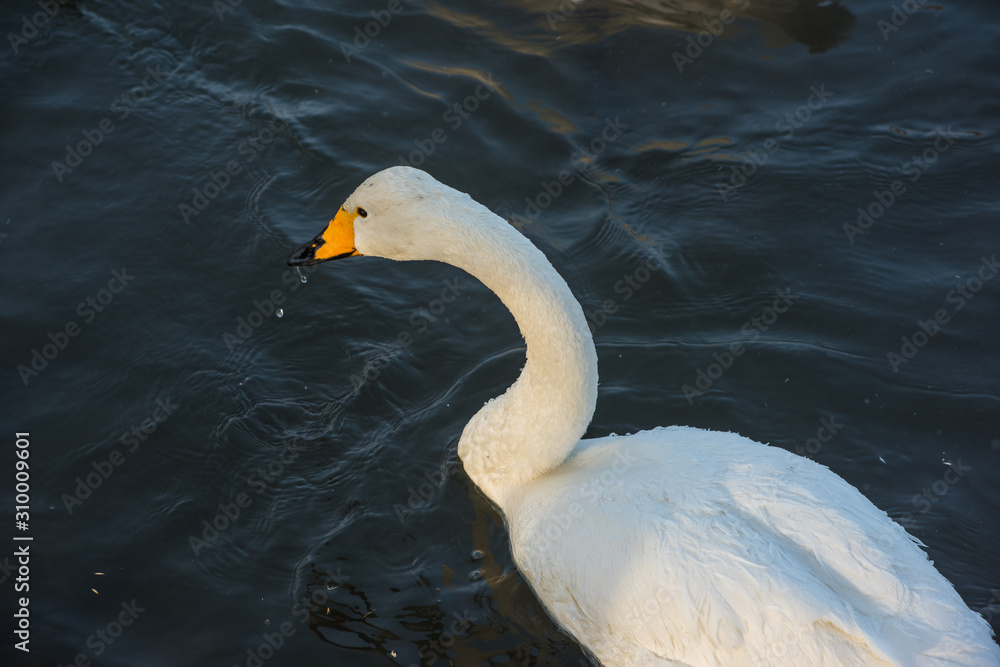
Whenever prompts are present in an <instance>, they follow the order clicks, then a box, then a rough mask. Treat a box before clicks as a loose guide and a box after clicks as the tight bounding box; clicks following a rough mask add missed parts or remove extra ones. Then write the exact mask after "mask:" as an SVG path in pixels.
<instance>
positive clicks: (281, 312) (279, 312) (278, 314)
mask: <svg viewBox="0 0 1000 667" xmlns="http://www.w3.org/2000/svg"><path fill="white" fill-rule="evenodd" d="M274 314H275V315H277V316H278V317H281V316H283V315H284V314H285V309H284V308H279V309H278V310H276V311H274Z"/></svg>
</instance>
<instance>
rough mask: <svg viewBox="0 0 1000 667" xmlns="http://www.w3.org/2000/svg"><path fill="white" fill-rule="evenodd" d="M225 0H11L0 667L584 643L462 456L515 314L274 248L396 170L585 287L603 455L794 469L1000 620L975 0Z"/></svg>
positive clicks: (990, 135)
mask: <svg viewBox="0 0 1000 667" xmlns="http://www.w3.org/2000/svg"><path fill="white" fill-rule="evenodd" d="M233 2H234V3H235V6H230V5H228V4H223V2H221V1H220V2H216V3H214V5H213V4H212V3H208V2H202V3H169V4H168V3H127V2H117V1H115V2H111V1H108V2H104V1H84V2H72V3H69V4H67V5H58V11H56V13H55V15H54V16H53V17H51V18H49V17H47V16H46V15H44V14H38V15H37V16H36V17H35V19H36V20H37V21H38V22H39V23H40V24H41V25H42V27H41V28H38V29H37V30H32V29H30V28H26V27H25V24H24V22H23V21H24V19H23V17H28V20H29V21H30V20H32V16H33V15H34V14H35V13H36V12H39V11H41V10H40V9H39V6H38V5H37V4H33V3H31V2H24V1H18V2H14V3H8V4H6V5H5V6H4V9H3V12H2V21H0V25H2V27H3V31H4V33H5V34H6V39H5V43H4V44H3V47H2V48H0V52H2V56H0V71H2V75H0V82H2V83H0V90H2V95H3V100H4V103H3V106H2V117H0V118H2V121H3V123H2V127H3V133H4V148H5V159H4V160H3V161H2V193H3V195H2V210H0V256H2V262H0V274H2V282H0V294H2V299H3V304H4V307H3V309H2V316H0V317H2V322H3V325H2V326H3V338H2V354H3V372H2V374H0V382H2V384H3V398H4V402H3V406H4V407H3V425H4V440H5V444H4V446H3V452H4V454H3V461H4V464H3V470H2V473H0V479H2V480H3V489H4V490H3V493H2V498H3V503H4V507H3V516H4V517H5V524H4V526H5V527H4V529H3V535H5V536H6V537H4V540H5V541H6V543H7V545H8V546H6V547H4V549H3V552H2V553H3V554H4V556H5V557H6V560H3V561H2V562H3V564H4V566H5V568H4V572H3V573H2V578H3V579H4V583H3V588H2V591H3V592H2V596H0V599H2V601H3V605H4V607H3V609H4V614H3V617H4V618H5V619H6V620H4V621H3V623H4V628H3V636H4V637H5V639H4V651H5V654H7V655H12V656H13V660H16V662H14V661H10V660H9V661H8V662H6V663H5V664H26V665H68V664H71V663H72V662H73V661H74V660H77V659H78V658H77V656H80V655H82V657H81V658H79V659H80V660H81V662H80V664H84V661H85V660H91V661H93V664H100V665H219V666H227V667H228V666H230V665H255V664H260V663H259V662H258V661H260V660H261V658H264V660H263V661H262V662H263V664H281V665H298V664H332V665H392V664H396V665H403V666H407V665H414V664H423V665H427V664H434V663H435V662H436V664H445V665H446V664H455V665H482V664H492V665H573V666H575V665H579V664H581V661H583V660H584V654H583V652H582V651H581V649H580V648H579V647H578V646H577V645H576V644H575V643H574V642H573V641H572V640H570V639H569V638H567V637H566V636H565V635H564V634H562V633H561V632H560V631H559V629H558V628H557V627H556V626H555V625H554V624H553V623H551V622H550V621H549V620H547V617H546V616H545V614H544V611H543V610H542V609H541V608H540V606H539V604H538V602H537V600H536V599H535V598H534V596H533V595H532V593H531V592H530V590H529V589H528V588H527V586H526V585H525V583H524V582H523V581H522V580H521V578H520V576H519V575H518V573H517V571H516V569H515V568H514V566H513V564H512V561H511V558H510V554H509V550H508V542H507V538H506V534H505V532H504V529H503V526H502V523H501V520H500V517H499V516H498V514H497V513H496V512H495V511H494V510H493V509H492V508H491V507H490V506H489V504H488V503H487V502H486V501H485V500H484V499H483V497H482V496H481V495H480V494H479V493H478V492H477V491H476V489H475V488H474V486H473V485H472V484H471V483H470V481H469V479H468V478H467V477H466V476H465V474H464V472H463V471H462V467H461V463H460V462H459V461H458V459H457V456H456V454H455V447H456V443H457V439H458V436H459V434H460V432H461V429H462V427H463V425H464V424H465V422H466V421H467V420H468V418H469V417H470V416H471V415H472V414H473V413H474V412H475V411H476V409H477V408H478V407H479V406H480V405H481V404H482V403H483V402H484V401H486V400H488V399H489V398H491V397H493V396H495V395H497V394H499V393H501V392H502V391H503V390H504V389H505V388H506V387H507V386H508V385H509V384H510V383H511V382H512V381H513V379H514V378H515V377H516V374H517V372H518V370H519V368H520V366H521V364H522V363H523V347H522V341H521V340H520V337H519V336H518V333H517V329H516V327H515V325H514V323H513V321H512V319H511V318H510V316H509V315H508V313H507V312H506V311H505V309H504V308H503V307H502V306H501V304H500V303H499V301H498V300H497V299H496V298H495V297H493V296H492V295H491V294H490V293H488V292H487V290H486V289H485V288H483V287H482V286H481V285H479V284H477V283H476V282H475V281H473V280H472V279H470V278H469V277H467V276H466V275H464V274H463V273H461V272H460V271H459V270H457V269H454V268H451V267H448V266H442V265H435V264H429V263H419V264H406V265H403V264H396V263H391V262H387V261H384V260H377V259H355V260H349V261H345V262H338V263H336V264H335V265H333V264H327V265H323V266H321V267H318V270H315V271H313V272H310V273H309V275H308V277H309V281H308V283H306V284H303V283H301V282H299V281H298V277H297V276H296V275H295V274H294V273H292V272H290V271H289V270H288V269H287V267H286V266H285V264H284V260H285V257H286V256H287V254H288V252H289V251H290V250H291V249H293V248H294V247H295V246H297V245H298V244H300V243H302V242H304V241H305V240H307V239H309V238H312V236H313V235H315V234H316V233H317V232H318V231H320V230H321V229H322V228H323V226H324V225H325V223H326V221H327V220H328V219H329V218H330V217H331V215H332V213H333V212H334V211H335V210H336V207H337V206H339V205H340V203H341V201H342V200H343V199H344V197H346V196H347V195H348V194H349V193H350V192H351V190H352V189H353V188H354V187H355V186H356V185H357V184H358V183H360V182H361V181H362V180H363V179H364V178H366V177H367V176H368V175H369V174H370V173H372V172H374V171H376V170H378V169H381V168H384V167H386V166H389V165H392V164H396V163H399V162H401V161H406V162H410V163H412V164H417V165H419V166H421V167H423V168H425V169H427V170H428V171H430V172H431V173H432V174H434V176H436V177H437V178H438V179H440V180H441V181H443V182H445V183H448V184H451V185H453V186H454V187H456V188H458V189H460V190H463V191H467V192H469V193H470V194H472V196H473V197H475V198H476V199H478V200H479V201H481V202H483V203H484V204H485V205H487V206H488V207H490V208H491V209H493V210H494V211H497V212H498V213H500V214H501V215H504V216H506V217H507V218H508V219H511V220H512V221H513V222H514V223H515V224H516V225H518V226H519V227H520V228H522V229H523V231H524V232H525V233H526V234H527V235H528V236H529V237H530V238H531V239H532V240H533V241H534V242H535V243H537V244H538V245H539V246H540V247H541V248H542V249H543V250H544V251H545V253H546V254H547V255H548V256H549V258H550V259H551V260H552V262H553V263H554V264H555V266H556V267H557V269H558V270H559V271H560V272H561V273H562V274H563V275H564V276H565V277H566V279H567V280H568V282H569V283H570V285H571V287H572V288H573V290H574V292H575V293H576V295H577V296H578V297H579V299H580V300H581V302H582V303H583V304H584V307H585V309H586V310H587V311H588V313H590V317H591V321H592V323H593V324H594V328H595V331H596V334H595V335H596V341H597V346H598V353H599V356H600V370H601V378H602V382H601V392H600V399H599V403H598V408H597V414H596V417H595V419H594V422H593V425H592V426H591V428H590V435H594V436H599V435H604V434H607V433H609V432H617V433H624V432H631V431H634V430H638V429H644V428H650V427H654V426H658V425H664V424H687V425H692V426H697V427H702V428H711V429H719V430H732V431H737V432H739V433H741V434H743V435H746V436H748V437H751V438H754V439H756V440H760V441H763V442H770V443H772V444H774V445H776V446H779V447H783V448H786V449H789V450H791V451H798V452H800V453H802V454H804V455H808V456H811V457H813V458H815V459H816V460H818V461H820V462H822V463H823V464H825V465H828V466H829V467H830V468H832V469H833V470H834V471H835V472H836V473H837V474H839V475H841V476H843V477H844V478H845V479H846V480H848V481H849V482H850V483H851V484H853V485H855V486H857V487H858V488H859V489H861V490H862V491H863V492H864V493H865V495H867V496H868V497H869V498H870V499H871V500H872V501H873V502H874V503H875V504H876V505H878V506H879V507H881V508H883V509H885V510H886V511H887V512H889V514H890V515H891V516H893V517H894V518H896V519H897V520H899V521H900V522H902V523H903V524H904V525H906V526H907V527H908V529H909V530H910V532H911V533H912V534H914V535H915V536H917V537H919V538H920V539H921V540H922V541H923V542H924V543H925V544H926V545H927V551H928V553H929V555H930V557H931V558H932V559H933V560H934V561H935V563H936V565H937V567H938V568H939V569H940V571H941V572H942V573H943V574H944V575H945V576H946V577H947V578H948V579H950V580H951V581H952V582H954V584H955V586H956V587H957V589H958V591H959V592H960V593H961V595H962V597H963V598H964V599H965V601H966V602H967V603H968V604H969V606H970V607H972V608H973V609H976V610H978V611H980V612H982V613H983V614H984V615H986V616H987V617H988V618H990V619H991V622H992V623H993V625H994V627H998V626H1000V567H998V560H1000V559H998V555H997V554H998V551H1000V531H998V528H997V496H996V494H997V491H996V490H997V488H998V487H1000V466H998V464H1000V419H998V413H1000V380H998V367H1000V364H998V355H997V345H996V340H997V326H998V324H1000V317H998V314H997V297H998V293H1000V291H998V288H1000V279H997V278H995V276H994V273H995V271H996V268H994V267H992V265H991V262H992V258H994V257H995V256H996V254H997V253H998V250H1000V247H998V246H1000V234H998V227H997V213H998V209H1000V207H998V205H997V203H996V202H997V199H996V195H995V193H996V189H997V185H998V182H997V174H998V166H1000V165H998V144H997V129H996V120H997V117H998V110H1000V109H998V100H1000V77H998V75H997V69H996V62H997V55H998V49H997V47H998V42H1000V38H998V36H997V31H996V24H997V20H998V18H1000V9H998V8H997V7H996V5H995V3H992V2H986V1H981V2H968V3H947V4H943V5H941V4H939V5H930V4H925V5H919V6H918V5H914V6H913V7H911V8H910V9H912V11H911V13H909V14H907V13H905V12H903V11H902V10H900V12H899V13H898V14H896V16H895V17H893V12H894V9H893V6H892V4H891V3H889V2H875V1H872V0H864V1H860V0H859V1H855V2H850V3H849V4H846V5H837V4H828V3H827V4H822V5H816V4H811V3H809V2H801V3H774V5H773V6H771V5H767V4H765V2H764V0H749V2H746V1H744V2H733V3H723V2H708V1H707V0H706V1H704V2H695V1H694V0H691V1H689V2H682V1H679V0H677V1H671V0H662V1H660V2H652V1H650V2H648V3H631V4H629V3H624V2H620V3H619V2H614V1H613V0H605V1H602V2H586V3H582V4H581V5H579V6H576V5H573V4H571V3H569V2H564V3H563V4H562V5H559V4H558V3H556V2H554V1H553V2H552V3H550V4H548V5H546V4H545V3H528V2H522V1H518V0H512V1H511V2H500V3H490V4H488V5H486V6H483V5H482V4H481V3H473V2H469V1H467V0H443V1H441V2H437V1H435V2H401V3H399V4H397V3H396V2H395V1H393V2H382V1H378V2H369V3H366V2H348V3H340V5H339V6H337V7H333V6H330V5H328V4H327V3H322V2H316V1H312V2H308V1H298V0H286V1H283V2H269V1H268V0H244V1H243V2H242V3H240V2H237V1H236V0H233ZM223 10H226V11H223ZM371 12H375V15H374V18H373V15H372V14H371ZM220 13H221V16H220ZM904 19H905V21H904ZM893 20H895V22H896V23H899V24H901V25H899V26H896V25H894V24H893ZM372 21H376V23H371V22H372ZM378 21H381V22H383V23H386V25H384V26H383V25H380V24H379V23H378ZM880 21H882V22H883V23H881V24H880V23H879V22H880ZM897 27H898V29H895V28H897ZM366 29H367V30H369V31H370V32H371V33H373V34H374V33H377V35H376V37H375V38H374V39H371V40H370V43H366V42H365V41H364V40H363V39H361V37H359V35H362V34H363V31H364V30H366ZM713 31H715V32H721V34H720V35H719V36H718V37H717V36H715V35H714V34H713ZM11 35H14V37H12V36H11ZM356 38H357V41H356V42H355V41H354V40H355V39H356ZM699 40H700V44H699ZM15 47H16V52H15ZM348 60H349V62H348ZM123 96H124V99H123ZM455 105H459V106H458V107H457V108H456V107H455ZM602 134H603V137H602ZM88 138H89V141H90V142H91V143H90V144H87V143H86V142H87V141H88ZM68 152H74V153H75V154H73V155H67V153H68ZM748 156H749V157H748ZM915 158H916V160H917V161H914V159H915ZM54 163H58V164H54ZM741 169H742V170H743V172H742V173H740V170H741ZM560 175H562V178H563V181H564V182H563V183H559V177H560ZM894 181H898V183H896V191H895V192H893V183H894ZM720 184H721V185H722V186H725V187H720ZM737 186H738V187H737ZM904 188H905V189H904ZM890 198H891V203H890ZM526 200H527V202H526ZM880 200H881V202H880ZM529 204H530V206H529ZM859 207H862V209H863V210H868V211H870V212H871V215H872V217H871V218H869V219H866V218H862V219H861V222H860V225H859V223H858V218H859V213H858V208H859ZM845 225H848V226H847V227H846V228H845ZM852 225H853V227H852ZM656 258H663V259H665V263H664V264H662V265H659V263H658V260H656ZM650 266H652V267H653V268H652V270H650V268H649V267H650ZM116 272H117V273H116ZM977 273H979V275H978V276H977ZM960 290H963V291H960ZM781 295H784V299H782V297H781ZM442 299H443V300H442ZM88 300H92V301H91V302H89V303H88ZM445 300H447V301H449V303H445ZM272 301H280V304H279V305H280V308H282V311H283V316H282V317H280V318H278V317H276V316H275V315H273V314H271V313H272V312H273V304H272V303H270V302H272ZM789 304H790V305H789ZM772 307H777V309H775V310H772ZM779 309H780V310H782V311H784V312H780V313H779V312H778V310H779ZM255 313H261V314H255ZM936 316H937V317H938V318H939V321H935V317H936ZM920 322H923V323H924V324H923V329H922V328H921V324H920ZM67 327H68V329H67ZM924 330H926V331H932V332H933V335H932V336H931V335H928V334H927V333H925V332H924ZM403 332H406V333H408V334H410V338H409V344H408V345H404V346H401V345H399V344H398V343H397V340H398V337H399V335H400V334H401V333H403ZM70 334H74V335H70ZM903 338H905V339H906V340H907V341H911V342H909V343H904V341H903ZM737 343H739V344H740V345H741V347H735V348H734V346H735V345H736V344H737ZM911 344H912V345H913V347H912V348H911V347H909V345H911ZM918 345H919V347H918ZM734 349H735V350H738V351H741V352H742V353H741V354H739V355H736V356H731V355H732V351H731V350H734ZM36 351H37V355H36V354H35V352H36ZM890 353H892V354H895V355H898V357H890V356H889V355H890ZM904 355H905V356H904ZM46 356H48V357H49V358H45V357H46ZM33 363H34V368H33V367H32V364H33ZM894 366H895V368H894ZM157 419H159V421H156V420H157ZM154 427H155V430H154ZM143 428H145V432H144V431H143ZM821 429H823V430H821ZM18 432H28V433H30V438H29V439H30V449H29V451H30V458H29V462H30V510H29V512H30V521H29V527H28V530H26V531H21V530H18V529H17V527H16V524H14V516H13V513H14V504H15V500H14V495H13V491H12V487H13V482H14V475H15V469H14V465H15V461H16V458H15V457H16V454H15V452H16V449H17V447H16V433H18ZM818 432H819V433H818ZM817 435H819V436H820V437H817ZM831 436H832V437H831ZM821 439H822V440H823V441H821ZM227 515H228V516H227ZM206 522H207V524H211V523H212V522H215V524H216V526H217V527H218V528H219V529H218V530H216V529H215V528H207V527H206ZM25 535H27V536H31V537H33V538H34V539H33V541H32V542H30V553H31V560H30V605H29V611H30V619H31V635H30V649H31V652H30V654H29V655H25V654H23V653H20V652H17V651H14V650H13V649H12V644H13V642H14V639H13V637H12V634H11V633H12V632H13V629H14V621H13V619H12V616H11V614H12V613H13V612H14V611H15V604H14V603H15V599H16V597H18V596H19V595H21V594H15V592H14V589H13V585H14V584H15V579H16V577H17V574H16V573H14V572H10V571H9V567H10V565H11V564H12V560H13V555H12V554H13V552H14V549H16V548H18V547H19V546H23V545H24V544H29V543H27V542H23V541H22V542H15V541H13V540H12V539H11V538H13V537H15V536H25ZM199 540H200V541H199ZM98 573H102V574H98ZM123 605H124V607H123ZM119 622H123V623H127V625H125V626H122V625H118V623H119ZM268 642H270V644H268ZM271 645H279V648H277V649H276V650H275V649H272V648H271Z"/></svg>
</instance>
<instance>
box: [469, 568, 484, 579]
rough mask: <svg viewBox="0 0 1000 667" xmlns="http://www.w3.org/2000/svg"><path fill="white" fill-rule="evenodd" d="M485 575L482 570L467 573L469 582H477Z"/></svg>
mask: <svg viewBox="0 0 1000 667" xmlns="http://www.w3.org/2000/svg"><path fill="white" fill-rule="evenodd" d="M485 574H486V573H485V572H483V571H482V570H473V571H472V572H470V573H469V581H479V580H480V579H482V578H483V575H485Z"/></svg>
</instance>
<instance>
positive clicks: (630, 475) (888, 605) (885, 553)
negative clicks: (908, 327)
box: [504, 427, 1000, 667]
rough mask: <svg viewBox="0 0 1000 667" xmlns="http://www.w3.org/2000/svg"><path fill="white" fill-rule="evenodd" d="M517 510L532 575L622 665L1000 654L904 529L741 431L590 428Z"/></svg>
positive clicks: (516, 537)
mask: <svg viewBox="0 0 1000 667" xmlns="http://www.w3.org/2000/svg"><path fill="white" fill-rule="evenodd" d="M504 509H505V512H506V514H507V517H508V521H509V524H510V532H511V542H512V548H513V552H514V558H515V560H516V561H517V564H518V566H519V567H520V568H521V570H522V572H523V573H524V576H525V578H526V579H527V580H528V581H529V582H530V583H531V584H532V586H533V587H534V588H535V590H536V592H537V593H538V597H539V598H540V599H542V600H544V601H545V602H546V605H547V607H548V608H549V610H550V612H551V613H552V614H553V616H555V618H556V619H557V620H558V621H559V623H560V624H561V625H563V626H564V627H565V628H567V629H568V630H569V631H570V632H571V633H572V634H573V635H574V636H575V637H576V638H577V639H578V640H579V641H580V642H581V643H583V644H585V645H586V646H587V647H588V648H589V649H590V650H591V651H593V652H594V653H595V655H596V656H597V657H598V658H599V659H600V660H601V661H602V663H604V664H614V665H657V664H659V665H674V664H678V665H691V666H696V665H729V666H732V667H735V666H739V665H881V664H885V665H907V666H909V665H921V666H923V665H928V666H929V665H996V664H1000V648H998V647H996V645H992V649H995V650H992V651H991V649H990V648H989V647H987V646H984V644H983V643H982V638H983V636H984V635H986V636H988V634H989V632H990V631H989V627H988V625H987V624H986V622H985V621H984V620H983V619H982V617H980V616H978V615H977V614H975V613H973V612H971V611H970V610H969V609H968V608H967V607H966V606H965V604H964V602H963V601H962V600H961V598H960V597H959V596H958V594H957V593H956V592H955V590H954V588H952V586H951V584H950V583H948V582H947V581H946V580H945V579H944V578H943V577H941V575H940V574H938V573H937V571H936V570H935V569H934V567H933V565H932V564H931V563H930V561H928V559H927V557H926V555H925V554H924V552H923V551H922V550H921V549H920V548H919V547H918V546H917V544H916V543H915V541H914V539H913V538H911V537H910V536H909V535H908V534H907V533H906V532H905V531H904V530H903V529H902V528H901V527H900V526H899V525H898V524H896V523H894V522H893V521H891V520H890V519H889V517H888V516H887V515H886V514H885V513H884V512H882V511H881V510H879V509H877V508H876V507H875V506H874V505H872V504H871V503H870V502H869V501H868V500H867V499H866V498H865V497H864V496H862V495H861V493H860V492H858V491H857V489H855V488H854V487H852V486H851V485H849V484H848V483H847V482H845V481H844V480H842V479H841V478H840V477H838V476H836V475H834V474H833V473H831V472H830V471H829V470H828V469H827V468H825V467H823V466H821V465H819V464H817V463H815V462H813V461H811V460H809V459H805V458H802V457H798V456H795V455H793V454H790V453H789V452H786V451H784V450H781V449H778V448H775V447H768V446H765V445H761V444H759V443H755V442H753V441H751V440H748V439H746V438H743V437H741V436H738V435H735V434H731V433H719V432H711V431H704V430H699V429H693V428H685V427H671V428H660V429H656V430H653V431H644V432H642V433H637V434H635V435H632V436H626V437H611V438H602V439H598V440H584V441H580V444H579V445H578V447H577V449H576V450H574V453H573V456H572V457H571V458H570V459H569V460H568V461H567V462H566V463H565V464H564V465H563V466H562V467H561V468H559V469H557V470H556V471H554V472H553V473H551V474H549V475H547V476H545V477H542V478H539V479H538V480H535V481H534V482H532V483H530V484H528V485H525V486H522V487H520V488H519V489H517V490H512V495H511V497H510V498H509V499H508V500H507V502H505V503H504Z"/></svg>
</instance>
